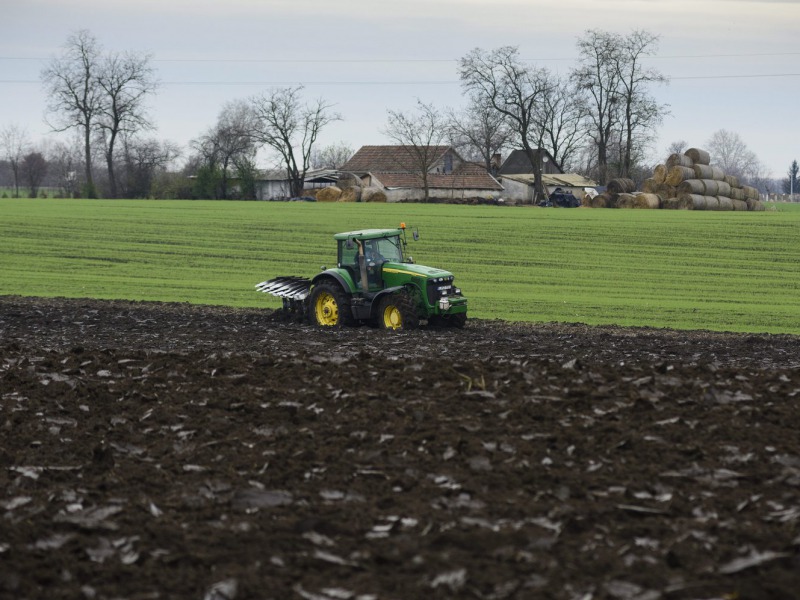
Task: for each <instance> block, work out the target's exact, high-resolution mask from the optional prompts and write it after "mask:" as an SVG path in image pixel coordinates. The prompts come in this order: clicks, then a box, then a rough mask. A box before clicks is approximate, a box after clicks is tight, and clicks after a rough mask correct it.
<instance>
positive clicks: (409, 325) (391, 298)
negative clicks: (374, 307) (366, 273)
mask: <svg viewBox="0 0 800 600" xmlns="http://www.w3.org/2000/svg"><path fill="white" fill-rule="evenodd" d="M378 327H380V328H381V329H416V328H417V327H419V314H417V305H416V304H415V303H414V299H413V298H412V297H411V295H410V294H408V292H395V293H394V294H389V295H388V296H385V297H383V298H382V299H381V301H380V302H379V303H378Z"/></svg>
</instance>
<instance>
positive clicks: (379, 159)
mask: <svg viewBox="0 0 800 600" xmlns="http://www.w3.org/2000/svg"><path fill="white" fill-rule="evenodd" d="M429 149H430V152H431V155H430V156H431V158H432V160H431V162H434V161H435V160H436V159H438V158H440V157H441V156H442V155H443V154H444V153H445V152H447V151H448V150H449V149H450V146H429ZM434 157H435V158H434ZM417 164H418V161H417V159H416V157H414V155H412V154H411V153H410V151H409V149H408V147H406V146H362V147H361V148H360V149H359V150H358V152H356V153H355V154H354V155H353V156H352V158H351V159H350V160H348V161H347V162H346V163H345V164H344V165H342V168H341V170H342V171H350V172H356V173H369V172H372V173H375V172H381V173H408V172H413V171H416V170H417V166H416V165H417Z"/></svg>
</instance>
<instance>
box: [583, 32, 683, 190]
mask: <svg viewBox="0 0 800 600" xmlns="http://www.w3.org/2000/svg"><path fill="white" fill-rule="evenodd" d="M657 44H658V37H657V36H654V35H652V34H650V33H648V32H646V31H634V32H632V33H631V34H629V35H627V36H622V35H620V34H617V33H611V32H607V31H599V30H596V29H592V30H589V31H587V32H586V33H585V34H584V35H583V36H582V37H581V38H579V39H578V44H577V45H578V54H579V59H578V61H579V64H578V67H577V68H576V69H575V70H574V71H573V72H572V76H571V77H572V79H573V81H574V82H575V83H576V84H577V86H578V88H579V89H580V90H582V91H583V92H584V93H585V95H586V98H587V100H588V106H589V112H588V122H589V124H590V128H591V136H592V139H593V142H594V146H595V148H596V150H597V166H598V176H599V178H600V180H601V182H602V183H606V182H607V181H608V180H609V179H610V176H611V169H610V167H611V166H612V164H613V165H615V166H616V169H615V170H616V173H617V174H618V175H621V176H623V177H630V176H632V175H633V171H634V168H635V166H636V165H637V160H640V159H641V157H643V156H644V154H645V152H644V148H645V147H646V146H648V145H649V144H650V143H651V138H650V137H649V136H650V134H651V131H652V129H653V127H655V126H656V125H658V124H659V123H660V122H661V120H662V119H663V117H664V115H665V114H666V110H667V107H666V106H665V105H661V104H659V103H658V102H656V101H655V99H654V98H653V97H652V95H651V94H650V92H649V86H651V85H652V84H657V83H664V82H666V77H664V76H663V75H662V74H661V73H659V72H658V71H656V70H655V69H647V68H645V67H644V65H643V59H644V58H645V57H646V56H649V55H652V54H653V53H654V52H655V51H656V49H657ZM615 156H616V158H614V157H615ZM637 157H639V158H638V159H637Z"/></svg>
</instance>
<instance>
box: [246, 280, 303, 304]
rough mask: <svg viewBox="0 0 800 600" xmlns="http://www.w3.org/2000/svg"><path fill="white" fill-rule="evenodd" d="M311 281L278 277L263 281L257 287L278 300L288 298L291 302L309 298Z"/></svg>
mask: <svg viewBox="0 0 800 600" xmlns="http://www.w3.org/2000/svg"><path fill="white" fill-rule="evenodd" d="M310 286H311V280H310V279H306V278H305V277H293V276H288V277H276V278H275V279H270V280H268V281H262V282H261V283H259V284H257V285H256V289H257V290H258V291H259V292H264V293H265V294H272V295H273V296H277V297H278V298H288V299H289V300H305V299H306V296H308V288H309V287H310Z"/></svg>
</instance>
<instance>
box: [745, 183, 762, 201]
mask: <svg viewBox="0 0 800 600" xmlns="http://www.w3.org/2000/svg"><path fill="white" fill-rule="evenodd" d="M742 189H743V190H744V196H745V199H747V200H759V199H760V196H759V193H758V190H757V189H756V188H754V187H751V186H749V185H745V186H742Z"/></svg>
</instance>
